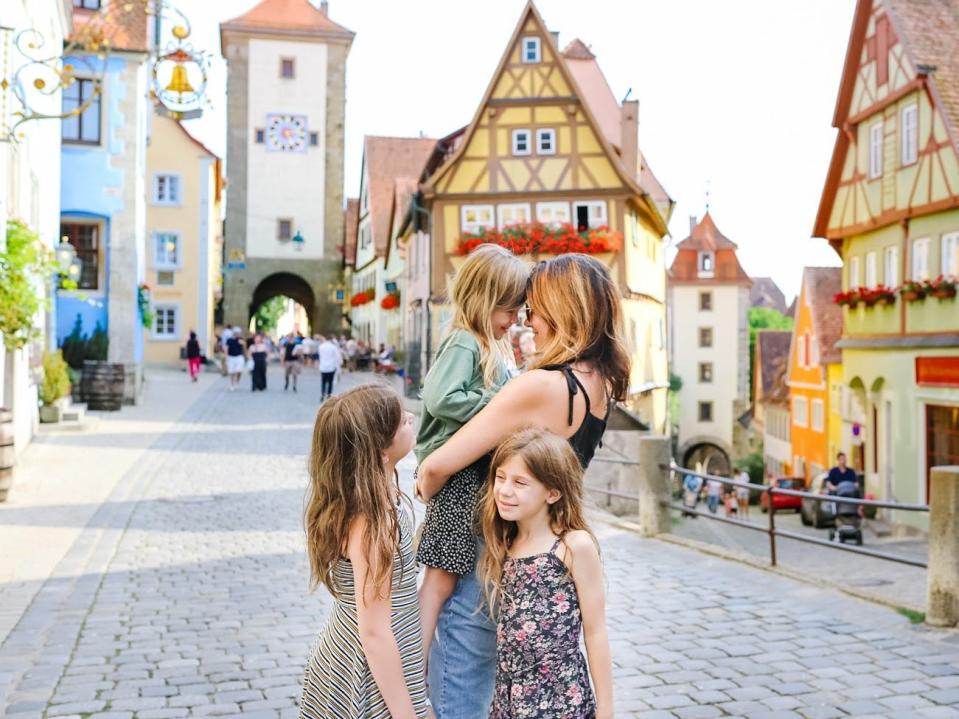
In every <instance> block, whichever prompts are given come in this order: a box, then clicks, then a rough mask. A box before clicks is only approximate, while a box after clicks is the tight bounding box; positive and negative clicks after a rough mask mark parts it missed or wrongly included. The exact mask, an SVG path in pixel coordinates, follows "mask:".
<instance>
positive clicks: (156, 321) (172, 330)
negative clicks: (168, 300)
mask: <svg viewBox="0 0 959 719" xmlns="http://www.w3.org/2000/svg"><path fill="white" fill-rule="evenodd" d="M179 337H180V306H179V305H154V307H153V339H157V340H175V339H179Z"/></svg>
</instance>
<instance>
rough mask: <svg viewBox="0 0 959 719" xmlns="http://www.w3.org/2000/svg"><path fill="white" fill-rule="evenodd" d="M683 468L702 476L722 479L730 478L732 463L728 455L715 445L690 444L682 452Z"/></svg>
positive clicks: (705, 443) (704, 443)
mask: <svg viewBox="0 0 959 719" xmlns="http://www.w3.org/2000/svg"><path fill="white" fill-rule="evenodd" d="M682 465H683V467H685V468H687V469H692V470H696V471H701V472H702V473H703V474H715V475H719V476H724V477H730V476H732V463H731V462H730V460H729V454H727V453H726V451H725V450H724V449H723V448H722V447H719V446H717V445H715V444H711V443H709V442H699V443H696V444H691V445H690V446H688V447H687V448H686V450H685V451H684V452H683V461H682Z"/></svg>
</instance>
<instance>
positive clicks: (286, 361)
mask: <svg viewBox="0 0 959 719" xmlns="http://www.w3.org/2000/svg"><path fill="white" fill-rule="evenodd" d="M302 357H303V345H301V344H297V341H296V335H295V334H293V333H292V332H290V334H288V335H287V336H286V344H285V345H283V359H282V360H281V362H282V364H283V391H284V392H286V390H288V389H289V388H290V378H291V377H292V378H293V391H294V392H296V378H297V377H299V376H300V360H301V358H302Z"/></svg>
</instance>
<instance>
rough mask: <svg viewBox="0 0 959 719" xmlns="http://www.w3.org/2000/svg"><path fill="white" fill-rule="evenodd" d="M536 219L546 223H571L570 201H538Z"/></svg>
mask: <svg viewBox="0 0 959 719" xmlns="http://www.w3.org/2000/svg"><path fill="white" fill-rule="evenodd" d="M536 221H537V222H542V223H543V224H544V225H562V224H569V203H568V202H537V203H536Z"/></svg>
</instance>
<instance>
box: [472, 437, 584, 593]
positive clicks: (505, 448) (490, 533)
mask: <svg viewBox="0 0 959 719" xmlns="http://www.w3.org/2000/svg"><path fill="white" fill-rule="evenodd" d="M513 457H520V458H521V459H522V460H523V462H524V463H525V464H526V467H527V469H529V472H530V474H531V475H532V476H533V477H534V478H535V479H536V480H537V481H539V482H542V484H543V485H544V486H545V487H546V488H547V489H555V490H556V491H557V492H559V494H560V497H559V499H558V500H556V501H555V502H553V503H552V504H550V505H549V519H550V525H551V527H552V530H553V532H554V533H555V534H557V535H558V536H559V537H560V541H564V540H563V537H564V536H565V535H566V533H567V532H570V531H573V530H576V529H582V530H585V531H587V532H589V533H590V535H591V536H593V541H596V537H595V535H593V531H592V530H591V529H590V528H589V525H588V524H587V523H586V517H585V516H584V513H583V467H582V465H581V464H580V463H579V459H577V457H576V453H575V452H574V451H573V448H572V447H570V445H569V441H567V440H565V439H563V438H562V437H560V436H558V435H555V434H553V433H552V432H548V431H547V430H545V429H538V428H530V429H525V430H523V431H521V432H519V433H517V434H514V435H513V436H511V437H510V438H509V439H507V440H506V441H504V442H503V443H502V444H500V446H499V447H497V448H496V452H495V453H494V454H493V459H492V462H491V463H490V470H489V481H488V482H487V484H486V489H485V493H484V495H483V498H482V503H481V509H480V517H481V522H482V526H483V538H484V539H485V540H486V552H485V553H484V554H483V559H482V562H481V564H480V576H481V577H482V580H483V585H484V587H485V591H486V596H487V599H488V601H489V606H490V607H495V606H496V605H497V603H498V602H499V600H500V598H501V595H502V591H503V586H502V580H503V564H504V563H505V562H506V557H507V554H508V552H509V548H510V547H511V546H512V544H513V541H514V540H515V539H516V534H517V532H518V526H517V524H516V523H515V522H509V521H507V520H505V519H503V518H502V517H500V516H499V511H498V510H497V509H496V500H495V499H494V497H493V486H494V485H495V483H496V471H497V470H498V469H499V468H500V467H502V466H503V465H504V464H505V463H506V462H507V461H508V460H510V459H511V458H513ZM564 543H565V542H564ZM598 546H599V545H598V543H597V547H598Z"/></svg>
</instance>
